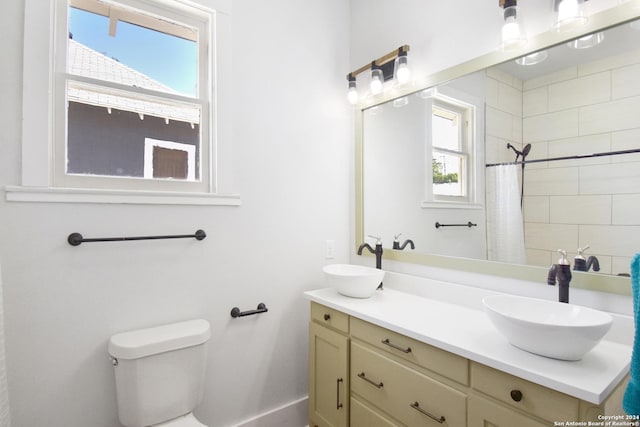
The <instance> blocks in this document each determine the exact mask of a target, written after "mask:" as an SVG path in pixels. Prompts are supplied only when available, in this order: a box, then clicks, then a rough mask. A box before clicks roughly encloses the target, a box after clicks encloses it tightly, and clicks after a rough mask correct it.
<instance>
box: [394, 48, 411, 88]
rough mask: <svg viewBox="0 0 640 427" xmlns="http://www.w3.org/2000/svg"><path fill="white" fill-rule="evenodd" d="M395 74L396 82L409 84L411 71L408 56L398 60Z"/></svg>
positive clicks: (400, 57) (399, 57)
mask: <svg viewBox="0 0 640 427" xmlns="http://www.w3.org/2000/svg"><path fill="white" fill-rule="evenodd" d="M395 72H396V80H397V82H398V83H399V84H405V83H408V82H409V80H410V79H411V70H410V69H409V61H408V58H407V56H406V54H405V55H403V56H398V57H397V58H396V64H395Z"/></svg>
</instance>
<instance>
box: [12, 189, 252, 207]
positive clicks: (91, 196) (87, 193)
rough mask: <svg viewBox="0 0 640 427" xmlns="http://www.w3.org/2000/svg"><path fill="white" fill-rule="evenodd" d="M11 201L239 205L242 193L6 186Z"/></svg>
mask: <svg viewBox="0 0 640 427" xmlns="http://www.w3.org/2000/svg"><path fill="white" fill-rule="evenodd" d="M5 196H6V200H7V201H8V202H44V203H116V204H134V205H199V206H240V205H241V204H242V202H241V200H240V195H239V194H210V193H174V192H160V191H127V190H96V189H78V188H46V187H21V186H6V187H5Z"/></svg>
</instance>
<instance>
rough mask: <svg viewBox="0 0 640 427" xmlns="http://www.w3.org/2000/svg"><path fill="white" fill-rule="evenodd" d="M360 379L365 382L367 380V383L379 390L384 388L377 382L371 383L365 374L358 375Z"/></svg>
mask: <svg viewBox="0 0 640 427" xmlns="http://www.w3.org/2000/svg"><path fill="white" fill-rule="evenodd" d="M358 378H362V379H363V380H365V381H366V382H368V383H369V384H371V385H373V386H375V387H377V388H382V387H384V384H382V382H379V383H377V382H375V381H371V380H370V379H369V378H367V377H366V376H365V374H364V372H360V373H359V374H358Z"/></svg>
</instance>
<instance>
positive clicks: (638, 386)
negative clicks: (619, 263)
mask: <svg viewBox="0 0 640 427" xmlns="http://www.w3.org/2000/svg"><path fill="white" fill-rule="evenodd" d="M631 292H632V296H633V315H634V316H635V319H636V333H635V335H634V338H633V353H632V354H631V373H630V375H629V385H628V386H627V390H626V391H625V393H624V399H623V400H622V408H623V409H624V410H625V412H626V413H627V414H629V415H640V254H636V256H634V257H633V260H631Z"/></svg>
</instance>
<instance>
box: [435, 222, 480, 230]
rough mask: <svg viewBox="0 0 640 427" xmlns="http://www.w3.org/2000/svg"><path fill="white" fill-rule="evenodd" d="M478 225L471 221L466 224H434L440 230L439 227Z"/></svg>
mask: <svg viewBox="0 0 640 427" xmlns="http://www.w3.org/2000/svg"><path fill="white" fill-rule="evenodd" d="M477 226H478V224H474V223H472V222H471V221H469V222H467V223H466V224H440V223H439V222H436V228H440V227H469V228H471V227H477Z"/></svg>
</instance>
